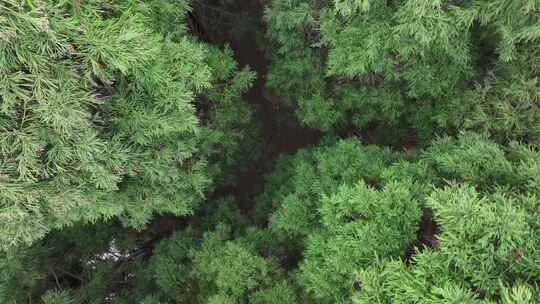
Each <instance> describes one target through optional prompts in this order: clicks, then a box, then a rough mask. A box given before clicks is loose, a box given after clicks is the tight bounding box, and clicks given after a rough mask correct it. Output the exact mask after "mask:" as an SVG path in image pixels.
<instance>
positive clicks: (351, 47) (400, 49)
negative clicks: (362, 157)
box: [265, 0, 539, 144]
mask: <svg viewBox="0 0 540 304" xmlns="http://www.w3.org/2000/svg"><path fill="white" fill-rule="evenodd" d="M515 12H520V16H522V17H517V16H516V13H515ZM265 16H266V20H267V22H268V31H267V36H268V37H269V39H271V40H272V41H273V42H274V43H275V44H276V47H274V48H271V49H270V50H269V53H270V58H271V66H270V69H269V75H268V85H269V86H270V87H271V88H273V89H274V90H275V91H277V92H281V93H280V94H281V95H282V96H283V97H285V98H286V99H287V100H288V103H289V104H291V105H293V107H294V108H295V109H296V112H297V115H298V117H299V119H300V120H301V121H302V122H303V123H305V124H306V125H308V126H310V127H313V128H318V129H321V130H344V129H350V128H358V129H360V128H365V127H366V126H369V125H370V124H373V123H376V124H381V123H384V124H390V125H391V126H393V127H395V128H413V129H415V131H416V133H417V134H418V135H419V137H421V139H422V140H423V143H424V144H427V143H429V139H430V138H432V137H433V135H434V134H437V133H440V132H447V133H454V132H456V130H462V129H468V130H477V131H480V130H485V131H488V132H490V133H492V134H494V135H497V136H498V137H499V138H498V139H499V140H501V141H504V140H505V139H508V138H510V139H524V138H526V139H528V140H535V141H536V140H537V133H538V128H539V127H538V124H537V121H538V119H537V116H538V102H537V101H538V98H537V96H536V95H537V94H536V92H537V91H538V90H531V89H532V88H533V87H535V86H536V84H537V76H538V75H537V71H538V67H539V65H538V64H539V62H538V58H539V57H538V52H537V50H536V49H537V48H536V47H535V43H536V42H537V41H538V40H537V39H538V37H539V35H538V24H539V19H538V18H539V17H538V13H537V5H536V4H535V1H530V0H523V1H506V0H501V1H491V2H483V1H442V0H441V1H419V0H408V1H386V2H384V1H367V0H363V1H342V0H339V1H338V0H336V1H307V0H304V1H301V0H299V1H283V0H273V1H271V2H270V4H269V6H268V8H267V10H266V15H265Z"/></svg>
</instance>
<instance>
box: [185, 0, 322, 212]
mask: <svg viewBox="0 0 540 304" xmlns="http://www.w3.org/2000/svg"><path fill="white" fill-rule="evenodd" d="M217 2H218V1H213V0H207V1H200V2H198V3H199V4H198V5H197V4H196V5H194V8H195V12H196V13H197V15H198V16H203V15H204V14H205V12H209V11H211V12H214V13H216V14H217V15H220V17H221V18H223V20H221V21H220V22H216V23H215V24H213V25H212V24H205V28H206V29H207V30H209V31H210V32H211V33H210V36H211V37H212V38H213V39H214V40H217V41H216V42H217V43H218V44H225V43H228V44H229V45H230V47H231V49H232V50H233V52H234V57H235V59H236V61H237V62H238V64H239V66H240V67H244V66H249V67H250V69H251V70H253V71H255V72H256V73H257V79H256V80H255V82H254V83H253V86H252V87H251V89H250V90H249V91H248V92H247V93H246V94H245V96H244V99H245V100H246V101H247V102H249V103H250V104H252V105H253V106H254V107H255V109H256V119H257V120H259V122H260V123H261V127H262V134H261V136H262V139H261V140H262V144H263V154H262V156H261V158H260V159H259V160H258V161H256V162H255V163H253V164H251V165H250V166H249V168H247V169H246V170H245V171H243V173H241V174H240V176H238V182H237V184H236V185H235V186H233V187H228V188H227V189H221V191H219V192H220V193H223V194H228V195H234V196H235V197H236V199H237V200H238V202H239V203H240V204H241V205H242V207H243V208H245V209H249V208H250V207H251V206H252V205H253V200H254V198H255V196H257V195H258V194H260V193H261V192H262V191H264V180H265V176H266V175H268V174H270V173H271V172H272V169H273V167H274V164H275V161H276V160H277V158H278V157H279V155H281V154H292V153H294V152H296V151H297V150H298V149H301V148H304V147H309V146H311V145H314V144H316V143H317V142H318V141H319V138H320V133H319V132H318V131H316V130H312V129H308V128H305V127H302V126H301V125H300V123H299V122H298V121H297V120H296V117H295V115H294V112H293V110H292V109H290V108H286V107H284V106H283V104H282V103H281V102H280V100H279V97H278V96H277V95H276V94H274V93H271V92H270V91H268V90H267V89H266V88H265V82H266V74H267V71H268V61H267V59H266V58H265V56H264V53H263V51H262V50H261V49H260V48H259V47H260V46H261V45H258V40H259V44H264V43H265V42H264V32H265V24H264V17H263V15H264V4H263V3H262V1H245V2H244V1H238V2H237V3H239V4H236V5H227V6H226V7H223V6H219V4H218V3H217ZM240 2H242V3H240ZM246 2H247V3H246ZM197 9H199V10H201V11H199V12H197ZM201 20H203V22H204V21H205V20H206V21H208V20H209V18H208V17H202V18H201ZM216 26H217V27H219V28H215V27H216ZM261 40H262V41H263V42H260V41H261ZM277 93H279V92H277Z"/></svg>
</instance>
